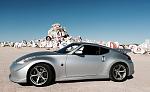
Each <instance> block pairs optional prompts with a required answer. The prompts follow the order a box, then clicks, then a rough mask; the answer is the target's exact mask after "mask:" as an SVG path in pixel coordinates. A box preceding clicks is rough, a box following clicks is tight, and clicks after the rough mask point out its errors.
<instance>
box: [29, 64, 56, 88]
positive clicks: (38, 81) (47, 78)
mask: <svg viewBox="0 0 150 92" xmlns="http://www.w3.org/2000/svg"><path fill="white" fill-rule="evenodd" d="M28 80H29V82H30V84H32V85H34V86H47V85H49V84H51V83H52V81H53V72H52V70H51V68H50V67H49V66H48V65H47V64H36V65H35V66H33V67H31V69H30V71H29V73H28Z"/></svg>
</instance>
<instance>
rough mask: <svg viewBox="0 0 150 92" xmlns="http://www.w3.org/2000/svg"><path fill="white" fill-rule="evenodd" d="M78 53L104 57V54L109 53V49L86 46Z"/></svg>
mask: <svg viewBox="0 0 150 92" xmlns="http://www.w3.org/2000/svg"><path fill="white" fill-rule="evenodd" d="M77 51H78V52H79V51H80V53H82V55H103V54H106V53H108V52H109V49H106V48H103V47H98V46H90V45H84V46H83V47H81V48H80V49H78V50H77Z"/></svg>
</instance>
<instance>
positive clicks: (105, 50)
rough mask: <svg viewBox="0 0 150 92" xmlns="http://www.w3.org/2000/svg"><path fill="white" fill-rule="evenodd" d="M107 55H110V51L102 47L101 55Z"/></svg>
mask: <svg viewBox="0 0 150 92" xmlns="http://www.w3.org/2000/svg"><path fill="white" fill-rule="evenodd" d="M106 53H109V49H106V48H103V47H100V55H103V54H106Z"/></svg>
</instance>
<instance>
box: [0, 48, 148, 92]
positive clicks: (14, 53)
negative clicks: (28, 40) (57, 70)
mask: <svg viewBox="0 0 150 92" xmlns="http://www.w3.org/2000/svg"><path fill="white" fill-rule="evenodd" d="M41 50H45V49H38V48H22V49H16V48H9V47H4V48H2V47H0V92H150V55H149V56H148V55H133V54H131V55H130V56H131V57H132V60H133V61H134V65H135V74H134V75H133V77H134V78H132V79H129V80H127V81H125V82H120V83H117V82H112V81H109V80H93V81H84V82H83V81H76V82H59V83H56V84H53V85H51V86H47V87H34V86H21V85H19V84H17V83H13V82H11V81H10V80H9V73H10V72H9V66H10V64H11V63H12V61H13V60H14V59H15V58H17V57H19V56H21V55H23V54H26V53H29V52H34V51H41Z"/></svg>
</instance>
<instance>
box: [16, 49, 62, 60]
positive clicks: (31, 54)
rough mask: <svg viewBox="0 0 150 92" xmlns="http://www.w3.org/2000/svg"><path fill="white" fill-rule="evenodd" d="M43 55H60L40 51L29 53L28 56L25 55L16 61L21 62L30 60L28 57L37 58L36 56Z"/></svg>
mask: <svg viewBox="0 0 150 92" xmlns="http://www.w3.org/2000/svg"><path fill="white" fill-rule="evenodd" d="M44 55H60V54H59V53H57V52H50V51H41V52H33V53H29V54H26V55H24V56H22V57H19V58H18V59H17V60H16V62H17V61H21V60H23V59H26V58H30V57H37V56H44Z"/></svg>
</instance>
